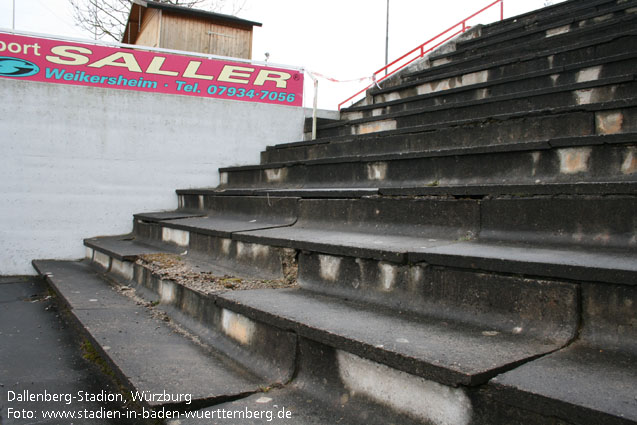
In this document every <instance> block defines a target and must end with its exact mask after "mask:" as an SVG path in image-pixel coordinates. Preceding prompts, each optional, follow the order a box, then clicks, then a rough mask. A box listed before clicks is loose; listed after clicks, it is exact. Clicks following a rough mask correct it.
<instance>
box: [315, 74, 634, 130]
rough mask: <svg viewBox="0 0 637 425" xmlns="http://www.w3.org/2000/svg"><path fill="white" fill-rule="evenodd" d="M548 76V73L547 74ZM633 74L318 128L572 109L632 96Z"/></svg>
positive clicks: (384, 126)
mask: <svg viewBox="0 0 637 425" xmlns="http://www.w3.org/2000/svg"><path fill="white" fill-rule="evenodd" d="M548 80H550V77H549V78H548ZM635 93H637V84H636V83H635V81H634V75H633V74H628V75H623V76H618V77H610V78H605V79H599V80H593V81H585V82H581V83H574V84H568V85H564V86H557V87H554V86H552V85H551V84H549V85H548V86H547V87H545V88H538V89H531V90H524V91H521V92H517V93H511V94H504V95H499V96H491V97H486V98H484V99H471V100H467V101H462V102H455V103H450V104H446V105H444V104H443V105H437V106H436V105H433V106H420V107H416V108H414V109H411V108H408V109H407V110H402V111H399V112H392V113H387V114H382V115H378V116H369V117H363V118H360V119H356V120H349V121H341V122H339V123H338V124H335V125H330V126H325V127H323V128H322V129H321V137H329V136H347V135H353V134H368V133H373V132H380V131H387V130H395V129H401V128H406V127H411V126H415V125H421V124H422V123H423V122H424V123H430V124H438V125H445V124H446V123H449V122H457V121H464V120H470V119H487V118H488V117H493V116H499V115H502V114H521V113H532V112H533V111H538V110H564V111H568V110H572V111H576V110H578V109H579V108H581V107H582V106H587V105H594V104H599V103H604V102H609V101H620V100H634V99H635V98H636V97H635Z"/></svg>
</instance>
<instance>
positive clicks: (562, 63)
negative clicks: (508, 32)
mask: <svg viewBox="0 0 637 425" xmlns="http://www.w3.org/2000/svg"><path fill="white" fill-rule="evenodd" d="M635 35H636V34H635V31H634V30H633V31H628V32H625V33H624V32H617V33H616V34H613V35H607V36H605V37H601V38H597V37H596V38H593V39H590V40H587V41H585V42H581V40H578V39H576V40H574V41H573V42H571V43H569V44H565V45H563V46H560V47H558V48H556V49H543V50H542V51H541V52H533V53H530V54H523V55H510V56H508V57H505V58H503V59H501V60H497V61H495V60H492V58H491V57H490V56H487V57H484V58H482V59H470V60H469V63H467V64H466V66H462V67H461V66H455V67H445V69H435V68H434V69H425V71H420V72H417V73H414V74H410V75H407V76H404V77H403V80H404V82H403V83H402V84H398V85H395V86H392V87H387V88H383V89H377V88H372V89H370V92H369V95H370V96H372V97H374V99H375V100H376V103H378V99H383V97H382V96H385V95H386V94H389V95H390V96H391V95H392V94H393V93H397V92H400V91H401V90H409V89H413V88H414V87H419V86H422V88H421V89H420V90H421V93H418V94H423V92H424V93H428V92H429V90H431V89H432V86H434V87H435V86H441V88H445V86H446V85H449V86H451V87H460V86H459V85H458V84H464V85H467V83H473V84H476V83H478V82H480V81H495V82H497V80H498V79H503V78H516V77H522V76H524V75H525V74H528V73H539V72H543V71H544V72H546V71H549V70H553V71H554V72H560V71H567V70H572V69H576V68H580V67H585V66H586V65H585V64H586V63H590V65H589V66H597V65H599V64H604V63H605V62H608V63H611V62H613V60H612V59H610V60H605V58H612V57H613V56H618V55H630V54H631V52H632V51H633V50H634V49H632V48H631V47H632V46H634V45H635ZM458 65H460V64H458ZM446 68H448V69H446ZM487 77H488V79H487ZM464 80H467V81H464ZM445 81H449V84H445ZM428 83H429V84H428ZM454 84H455V85H454ZM394 96H395V95H394ZM387 99H389V98H387ZM370 108H372V107H371V106H368V107H365V108H362V109H370ZM352 109H353V110H356V109H357V108H356V107H354V108H352Z"/></svg>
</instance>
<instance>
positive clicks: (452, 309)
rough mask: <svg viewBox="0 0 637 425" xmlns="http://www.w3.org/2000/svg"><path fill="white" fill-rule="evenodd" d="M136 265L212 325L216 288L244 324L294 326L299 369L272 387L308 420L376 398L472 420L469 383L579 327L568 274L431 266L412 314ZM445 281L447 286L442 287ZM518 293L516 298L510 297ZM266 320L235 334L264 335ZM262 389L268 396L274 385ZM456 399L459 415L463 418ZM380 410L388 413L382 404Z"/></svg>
mask: <svg viewBox="0 0 637 425" xmlns="http://www.w3.org/2000/svg"><path fill="white" fill-rule="evenodd" d="M188 255H190V254H188ZM133 267H134V268H135V273H134V276H135V278H134V279H133V281H132V283H131V286H133V287H135V288H139V287H140V286H143V287H145V288H147V289H150V290H151V292H152V293H154V294H156V295H155V297H156V298H155V299H157V300H158V301H160V306H162V307H163V308H168V307H170V306H172V308H171V309H170V310H168V311H170V312H172V311H173V310H174V309H178V310H181V311H183V312H187V314H188V315H190V316H192V317H197V318H200V317H210V318H211V319H210V322H209V323H208V326H212V327H214V326H215V325H214V324H213V322H214V317H215V315H213V314H210V313H208V314H206V313H205V311H206V310H207V309H209V308H211V307H207V304H208V303H209V302H211V300H214V305H215V307H214V308H215V309H221V310H222V311H223V312H227V313H226V315H232V317H240V318H242V319H241V325H243V327H242V328H241V329H250V328H251V327H255V326H265V327H268V328H270V329H281V330H282V329H285V330H287V331H292V332H293V333H294V334H296V335H298V344H299V345H298V351H297V353H298V360H297V365H298V372H297V373H296V374H295V378H294V380H293V381H292V383H291V385H288V386H287V387H286V388H285V389H284V390H283V391H280V392H279V391H275V392H274V395H273V398H274V397H277V394H278V393H283V395H284V396H283V397H284V398H283V399H284V400H291V401H290V403H291V405H292V406H297V409H296V410H295V411H296V412H299V414H302V415H310V414H311V415H312V419H310V418H305V417H303V418H302V419H301V420H308V421H309V422H308V423H329V422H328V421H329V418H332V417H334V415H337V416H343V415H344V416H345V417H346V418H350V419H349V420H355V419H356V418H357V417H358V418H361V417H360V416H359V415H364V414H365V413H364V412H368V414H369V412H374V411H376V410H377V409H378V407H379V405H385V406H389V407H390V409H391V410H389V411H388V412H387V415H390V416H389V417H393V415H398V418H399V419H398V422H393V423H406V424H410V423H430V422H429V421H431V420H436V421H440V420H443V419H444V418H446V419H445V420H449V421H451V422H448V423H469V422H467V421H468V420H469V418H470V416H471V410H472V407H471V402H470V400H469V397H470V395H469V391H468V390H467V389H465V386H477V385H481V384H483V383H484V382H486V381H488V379H489V378H491V377H493V376H495V375H496V374H497V373H499V372H502V371H505V370H509V369H511V368H513V367H515V366H517V365H518V364H519V363H521V362H524V361H526V360H530V359H533V358H535V357H536V356H538V355H541V354H544V353H549V352H552V351H554V350H556V349H557V348H559V347H561V346H563V345H565V344H567V343H568V341H569V340H570V339H571V338H573V337H574V335H575V333H574V331H575V329H576V325H577V317H576V312H577V300H576V296H577V291H576V287H575V285H573V284H570V283H564V282H556V281H540V280H535V281H532V280H529V279H522V278H514V277H507V276H495V275H486V274H483V275H476V274H473V273H466V272H452V273H451V274H449V273H446V272H441V271H437V272H434V274H431V273H430V271H431V270H427V271H425V274H424V275H422V276H421V277H420V279H422V280H423V281H425V280H427V281H429V280H430V279H431V282H432V283H431V285H433V287H431V288H430V289H429V290H428V291H426V295H424V298H426V299H427V303H426V305H427V308H424V306H425V304H421V305H420V307H421V308H420V310H419V313H418V314H414V313H413V312H411V310H410V309H409V306H404V308H401V309H400V310H395V309H391V308H389V306H388V305H385V306H384V307H379V304H369V303H361V302H360V300H359V301H358V302H351V301H347V300H344V299H343V298H342V297H334V296H327V295H321V294H318V293H316V292H314V291H310V290H308V289H309V288H308V289H255V290H246V291H225V292H223V291H222V292H216V293H209V294H208V295H206V296H204V294H202V290H201V289H199V290H198V289H196V288H192V286H193V285H192V284H191V283H188V282H189V281H190V280H191V279H189V278H185V279H180V278H175V279H174V280H170V281H167V280H162V279H161V274H160V270H156V271H151V270H149V269H147V268H146V269H144V268H143V266H142V264H141V263H139V262H137V263H136V264H134V266H133ZM189 274H190V273H184V275H189ZM413 275H414V276H415V274H413ZM342 283H345V282H344V281H343V282H342ZM301 284H302V285H305V283H301ZM339 284H340V283H339ZM451 286H456V287H457V288H458V289H459V288H463V289H462V292H469V293H473V292H474V291H478V292H479V293H480V294H482V298H481V299H480V300H479V301H476V300H474V299H472V298H471V297H466V296H461V297H458V296H457V295H458V294H459V293H458V292H454V291H449V288H450V287H451ZM443 287H446V288H447V289H446V290H443V291H441V290H442V289H443ZM389 294H390V295H391V296H392V297H393V296H395V295H396V294H392V292H391V291H390V292H389ZM386 296H387V293H386ZM148 299H151V300H152V299H153V298H152V295H151V296H150V298H148ZM496 299H497V300H499V302H496V301H495V300H496ZM522 300H525V302H522ZM511 305H515V306H516V307H515V308H514V309H511ZM217 320H218V318H217ZM237 320H238V319H237ZM217 326H218V325H217ZM238 326H239V325H237V327H238ZM261 332H262V331H258V332H253V333H250V332H247V331H244V332H237V333H236V335H246V334H247V335H254V337H253V338H255V339H257V335H260V333H261ZM458 385H461V388H456V387H457V386H458ZM399 388H402V390H399ZM405 389H407V391H405ZM435 393H440V394H442V396H435V395H434V394H435ZM410 394H411V395H410ZM262 396H263V397H265V398H266V399H267V398H270V393H269V392H268V393H266V394H263V395H262ZM301 397H308V398H309V399H315V400H316V402H317V406H315V408H314V409H312V410H310V411H308V410H307V407H305V408H304V407H303V405H300V406H299V404H298V400H300V399H301ZM254 399H255V397H252V402H255V400H254ZM259 399H261V403H266V402H267V401H264V400H263V398H261V397H259ZM414 400H418V401H420V402H419V403H413V401H414ZM338 401H340V405H341V407H336V406H338V404H336V406H335V407H332V408H331V409H327V411H329V412H331V413H326V412H316V411H315V409H316V408H322V407H323V406H333V405H334V403H335V402H338ZM370 401H371V402H372V404H371V406H370V405H369V404H370ZM249 402H250V400H244V401H240V402H234V403H232V404H230V405H222V406H215V407H216V408H219V407H223V406H237V405H245V403H249ZM350 403H351V404H350ZM343 404H345V405H347V406H348V408H347V409H344V407H345V406H343ZM441 405H442V406H445V409H442V410H441V409H440V406H441ZM434 406H438V408H437V409H434V408H433V407H434ZM386 408H387V407H385V409H386ZM206 410H207V411H209V412H211V411H212V410H215V409H214V408H209V409H206ZM449 411H451V412H462V415H460V418H458V417H457V413H449ZM312 412H313V413H312ZM444 412H447V413H444ZM351 415H353V416H351ZM401 415H403V416H404V418H403V419H402V421H401V420H400V416H401ZM446 415H451V416H450V417H447V416H446ZM383 418H384V420H388V419H387V416H386V415H384V416H383ZM454 418H455V420H454ZM461 419H462V421H460V422H458V421H459V420H461ZM367 420H368V421H370V420H371V421H372V422H371V423H375V422H373V420H374V419H370V418H367ZM394 420H396V419H394ZM312 421H316V422H312ZM186 423H190V422H186ZM192 423H200V422H192ZM248 423H250V422H248ZM255 423H259V422H255ZM292 423H303V422H292ZM348 423H350V422H348ZM351 423H357V422H351ZM441 423H446V422H441Z"/></svg>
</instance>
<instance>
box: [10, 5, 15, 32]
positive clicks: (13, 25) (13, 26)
mask: <svg viewBox="0 0 637 425" xmlns="http://www.w3.org/2000/svg"><path fill="white" fill-rule="evenodd" d="M11 29H13V31H15V0H13V21H11Z"/></svg>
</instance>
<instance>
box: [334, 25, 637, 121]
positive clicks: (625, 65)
mask: <svg viewBox="0 0 637 425" xmlns="http://www.w3.org/2000/svg"><path fill="white" fill-rule="evenodd" d="M633 39H634V40H637V37H633ZM622 42H624V40H622ZM635 44H637V43H635ZM624 48H625V46H624ZM588 51H591V53H592V52H593V49H588ZM591 57H594V55H593V54H591ZM560 59H561V58H557V59H556V58H555V57H554V56H549V57H547V58H543V59H541V60H537V61H536V63H525V64H524V65H525V66H524V67H523V66H522V65H520V64H516V66H510V67H500V68H496V69H489V70H484V71H478V72H472V73H469V74H464V75H461V76H459V77H453V78H447V79H443V80H436V81H431V82H426V83H423V84H421V85H418V86H415V87H412V88H409V89H407V90H401V91H397V92H392V93H385V94H382V95H377V96H375V103H383V102H390V101H395V100H399V99H409V102H407V103H398V104H396V105H387V106H383V105H380V107H379V108H375V109H366V110H365V111H359V112H344V113H343V114H341V116H342V118H343V119H347V120H354V119H361V118H369V117H376V116H379V115H382V114H387V113H394V112H403V111H407V110H410V109H416V108H421V107H432V106H441V105H447V104H452V103H455V102H469V101H474V100H484V99H488V98H490V97H496V96H504V95H508V94H512V93H523V92H527V91H532V90H539V89H548V88H556V87H560V86H568V85H573V84H578V83H584V82H590V81H594V80H598V79H602V78H611V77H616V76H621V75H630V74H632V72H633V71H634V69H635V66H636V64H637V59H630V60H624V61H617V62H610V63H604V65H595V64H593V65H590V66H589V65H588V64H584V65H583V66H581V67H578V68H576V69H573V70H568V71H563V70H562V66H564V65H560V66H556V65H555V63H556V60H560ZM578 59H579V58H578ZM590 62H592V63H597V64H599V63H601V62H602V61H597V60H596V61H590ZM535 68H537V69H535ZM529 74H531V75H529ZM518 75H519V78H516V76H518ZM527 75H529V76H528V77H527ZM514 78H515V79H514ZM503 79H506V80H505V81H503V82H500V81H501V80H503ZM474 87H475V88H474ZM430 93H431V94H432V95H429V94H430ZM434 93H435V94H436V95H435V96H434V95H433V94H434ZM419 95H428V96H426V98H423V99H421V100H419V99H417V98H416V96H419Z"/></svg>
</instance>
